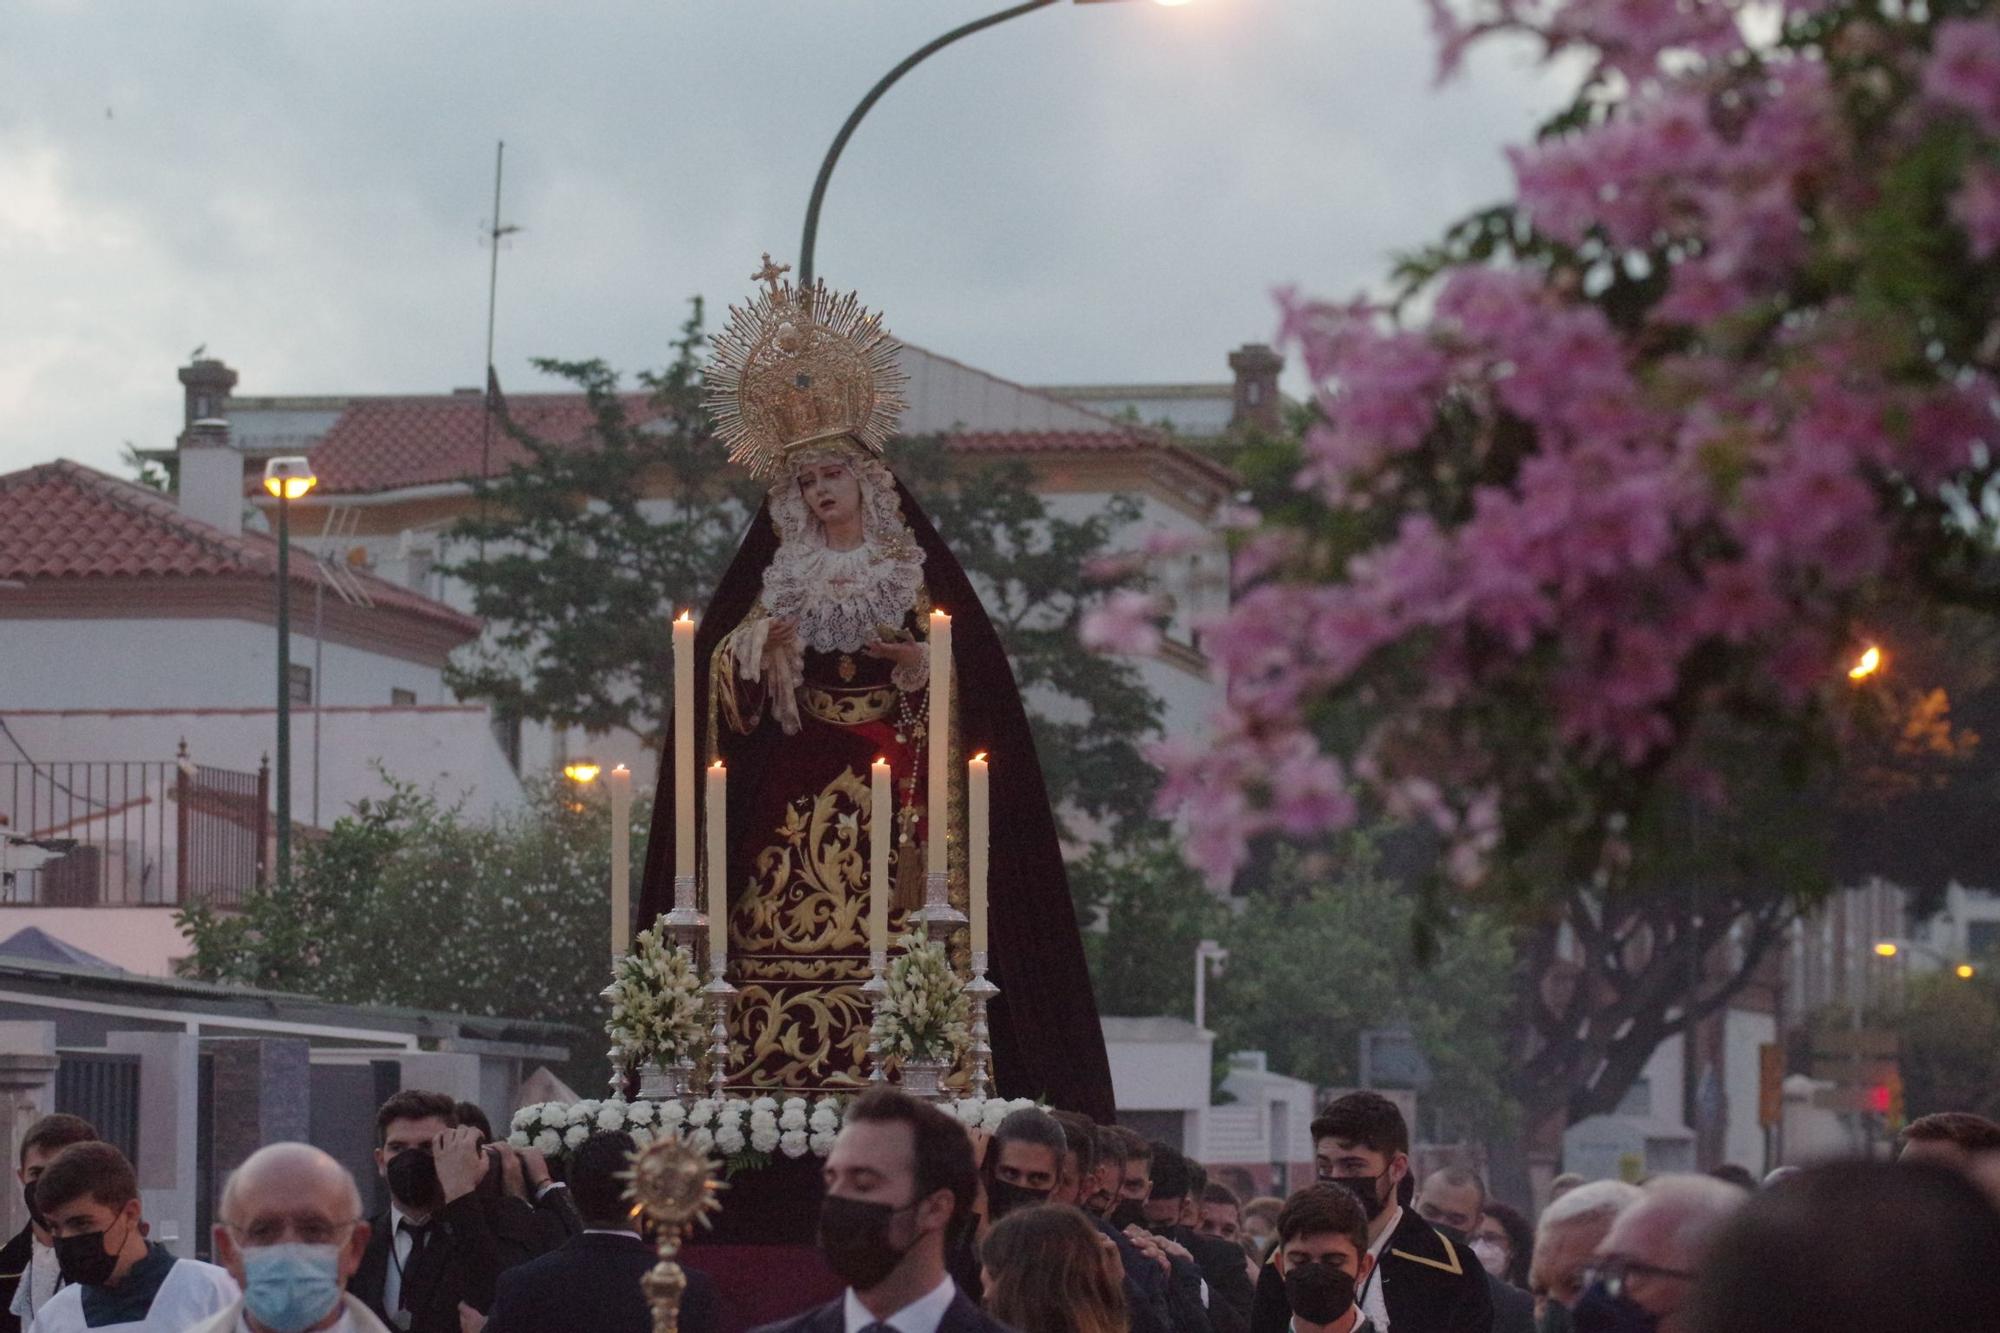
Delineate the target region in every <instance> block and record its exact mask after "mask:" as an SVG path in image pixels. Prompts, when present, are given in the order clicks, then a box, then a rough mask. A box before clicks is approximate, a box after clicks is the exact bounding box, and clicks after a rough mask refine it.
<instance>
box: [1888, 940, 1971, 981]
mask: <svg viewBox="0 0 2000 1333" xmlns="http://www.w3.org/2000/svg"><path fill="white" fill-rule="evenodd" d="M1874 949H1875V956H1876V957H1877V958H1897V957H1901V956H1902V955H1903V954H1904V953H1905V952H1909V953H1920V954H1923V955H1924V956H1925V957H1926V958H1929V959H1930V960H1931V961H1932V962H1934V963H1936V964H1937V965H1938V966H1940V967H1947V968H1950V969H1951V974H1952V975H1953V976H1955V977H1957V978H1958V979H1959V980H1960V981H1970V980H1972V979H1973V978H1974V977H1976V976H1978V975H1979V969H1978V968H1977V967H1975V966H1973V965H1972V964H1971V963H1967V962H1957V963H1954V962H1951V961H1950V960H1948V959H1947V958H1946V957H1945V956H1944V955H1943V954H1941V953H1939V952H1938V951H1937V950H1936V949H1933V948H1931V947H1930V946H1929V945H1928V944H1918V943H1917V942H1916V941H1915V940H1876V941H1875V945H1874Z"/></svg>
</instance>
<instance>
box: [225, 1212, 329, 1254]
mask: <svg viewBox="0 0 2000 1333" xmlns="http://www.w3.org/2000/svg"><path fill="white" fill-rule="evenodd" d="M360 1220H361V1219H360V1218H358V1217H357V1218H355V1219H353V1221H349V1222H329V1221H327V1220H326V1219H325V1218H324V1217H289V1218H287V1217H260V1218H258V1219H257V1220H256V1221H254V1222H252V1223H251V1224H250V1225H249V1226H247V1227H239V1226H237V1225H236V1224H235V1223H234V1222H224V1223H223V1224H222V1225H224V1226H225V1227H228V1228H229V1231H230V1234H231V1235H235V1236H241V1237H242V1238H243V1243H244V1244H245V1245H246V1246H248V1247H250V1248H251V1249H253V1250H254V1249H262V1248H263V1247H264V1246H266V1245H282V1244H283V1243H284V1242H286V1241H288V1240H295V1241H299V1242H301V1243H302V1244H306V1245H339V1244H342V1243H343V1242H345V1241H346V1239H347V1233H348V1232H350V1231H352V1230H354V1227H355V1224H356V1223H358V1222H359V1221H360Z"/></svg>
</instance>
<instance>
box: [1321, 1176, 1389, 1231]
mask: <svg viewBox="0 0 2000 1333" xmlns="http://www.w3.org/2000/svg"><path fill="white" fill-rule="evenodd" d="M1388 1174H1389V1173H1388V1172H1387V1171H1384V1172H1382V1174H1381V1175H1379V1176H1321V1177H1320V1180H1321V1181H1322V1182H1323V1183H1325V1184H1329V1185H1345V1186H1347V1188H1348V1189H1349V1190H1351V1191H1353V1193H1354V1197H1355V1198H1357V1199H1359V1200H1361V1211H1362V1212H1363V1213H1365V1214H1367V1216H1368V1220H1369V1221H1370V1222H1373V1221H1374V1220H1375V1219H1376V1218H1378V1217H1380V1216H1381V1215H1382V1210H1383V1209H1384V1208H1387V1207H1388V1206H1389V1201H1388V1200H1387V1199H1385V1198H1383V1197H1382V1196H1381V1195H1380V1194H1378V1193H1376V1192H1375V1187H1376V1186H1377V1185H1378V1184H1380V1183H1381V1181H1382V1180H1383V1179H1384V1178H1385V1177H1387V1176H1388Z"/></svg>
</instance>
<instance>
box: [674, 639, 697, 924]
mask: <svg viewBox="0 0 2000 1333" xmlns="http://www.w3.org/2000/svg"><path fill="white" fill-rule="evenodd" d="M694 853H695V842H694V617H692V616H690V615H689V614H688V613H687V612H685V611H683V612H681V614H680V619H678V620H676V621H674V874H675V875H676V876H682V877H685V876H692V875H693V874H694ZM681 905H682V904H681V903H680V902H678V901H676V902H675V903H674V906H676V907H679V906H681ZM688 906H693V904H691V903H690V904H688Z"/></svg>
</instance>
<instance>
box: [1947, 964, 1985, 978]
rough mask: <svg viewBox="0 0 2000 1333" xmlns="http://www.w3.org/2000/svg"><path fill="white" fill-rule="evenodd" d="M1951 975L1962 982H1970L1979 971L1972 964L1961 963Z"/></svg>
mask: <svg viewBox="0 0 2000 1333" xmlns="http://www.w3.org/2000/svg"><path fill="white" fill-rule="evenodd" d="M1951 974H1952V975H1953V976H1955V977H1957V978H1958V979H1959V980H1960V981H1970V980H1972V979H1973V977H1975V976H1977V975H1978V974H1979V969H1978V968H1976V967H1974V966H1973V965H1972V964H1970V963H1960V964H1959V965H1958V966H1957V967H1954V968H1953V969H1952V970H1951Z"/></svg>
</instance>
